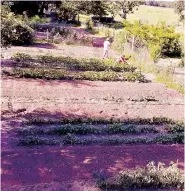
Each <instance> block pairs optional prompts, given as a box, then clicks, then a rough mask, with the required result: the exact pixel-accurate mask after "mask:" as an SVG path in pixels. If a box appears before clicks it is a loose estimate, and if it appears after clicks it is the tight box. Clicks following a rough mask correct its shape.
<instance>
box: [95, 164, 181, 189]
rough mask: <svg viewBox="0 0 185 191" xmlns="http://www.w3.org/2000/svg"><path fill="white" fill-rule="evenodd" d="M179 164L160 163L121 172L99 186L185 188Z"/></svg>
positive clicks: (108, 187) (104, 180)
mask: <svg viewBox="0 0 185 191" xmlns="http://www.w3.org/2000/svg"><path fill="white" fill-rule="evenodd" d="M177 165H178V164H177V163H174V162H171V163H170V164H169V166H168V167H166V168H165V167H164V166H165V164H163V163H161V162H159V163H158V165H157V166H155V163H154V162H150V163H148V164H147V166H146V167H145V168H136V169H134V170H125V171H121V172H120V173H119V174H118V175H116V176H114V177H112V178H107V179H103V180H102V181H99V186H101V187H103V188H106V189H110V188H117V189H119V188H121V189H128V188H130V189H141V188H142V189H144V188H183V186H184V180H183V175H182V174H181V172H180V170H179V168H178V167H177Z"/></svg>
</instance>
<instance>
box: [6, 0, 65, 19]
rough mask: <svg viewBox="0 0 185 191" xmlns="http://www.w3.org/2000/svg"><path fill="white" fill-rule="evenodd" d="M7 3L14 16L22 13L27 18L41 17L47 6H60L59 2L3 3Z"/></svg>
mask: <svg viewBox="0 0 185 191" xmlns="http://www.w3.org/2000/svg"><path fill="white" fill-rule="evenodd" d="M5 2H6V3H7V4H8V5H9V7H10V10H11V11H12V12H14V13H15V14H20V15H22V14H23V13H24V12H26V13H27V15H28V16H29V17H32V16H35V15H43V14H44V13H43V12H44V9H48V5H50V4H53V5H55V6H56V7H58V6H59V5H60V3H61V2H60V1H46V0H45V1H3V3H5Z"/></svg>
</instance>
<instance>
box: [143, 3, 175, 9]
mask: <svg viewBox="0 0 185 191" xmlns="http://www.w3.org/2000/svg"><path fill="white" fill-rule="evenodd" d="M144 4H145V5H149V6H156V7H167V8H173V7H174V5H175V2H169V1H168V2H166V1H145V3H144Z"/></svg>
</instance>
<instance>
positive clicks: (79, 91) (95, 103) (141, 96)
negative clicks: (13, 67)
mask: <svg viewBox="0 0 185 191" xmlns="http://www.w3.org/2000/svg"><path fill="white" fill-rule="evenodd" d="M2 89H3V92H2V114H3V115H2V116H3V117H6V115H7V114H11V113H19V111H20V110H21V109H23V110H24V112H23V113H24V114H30V115H35V116H39V117H41V116H42V114H43V115H44V114H48V115H50V116H53V117H60V116H62V115H63V116H70V115H71V117H74V116H82V117H83V116H84V117H107V118H120V119H125V118H137V117H139V118H152V117H167V118H171V119H174V120H182V119H183V117H184V97H183V95H182V94H180V93H178V92H177V91H175V90H172V89H168V88H167V87H165V85H163V84H160V83H130V82H101V81H96V82H92V81H46V80H30V79H15V78H3V79H2Z"/></svg>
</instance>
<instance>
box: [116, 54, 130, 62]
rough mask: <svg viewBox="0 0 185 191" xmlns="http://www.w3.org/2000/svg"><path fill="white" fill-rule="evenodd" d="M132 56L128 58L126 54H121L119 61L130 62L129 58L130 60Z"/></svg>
mask: <svg viewBox="0 0 185 191" xmlns="http://www.w3.org/2000/svg"><path fill="white" fill-rule="evenodd" d="M130 58H131V56H130V57H128V58H126V57H125V55H123V56H120V57H119V62H120V63H126V64H128V62H127V60H129V59H130Z"/></svg>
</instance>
